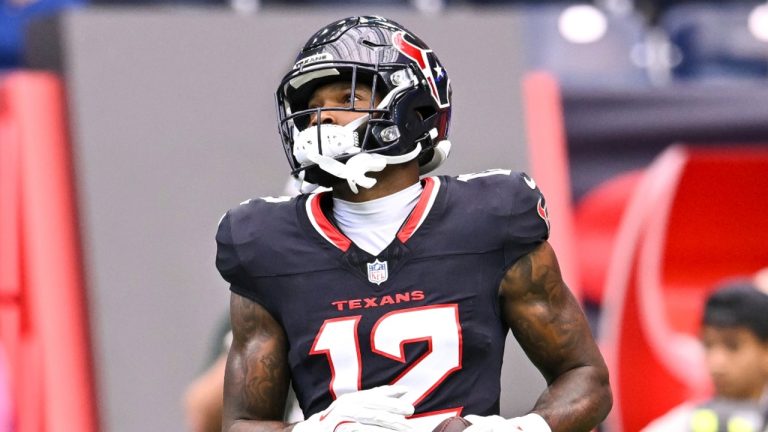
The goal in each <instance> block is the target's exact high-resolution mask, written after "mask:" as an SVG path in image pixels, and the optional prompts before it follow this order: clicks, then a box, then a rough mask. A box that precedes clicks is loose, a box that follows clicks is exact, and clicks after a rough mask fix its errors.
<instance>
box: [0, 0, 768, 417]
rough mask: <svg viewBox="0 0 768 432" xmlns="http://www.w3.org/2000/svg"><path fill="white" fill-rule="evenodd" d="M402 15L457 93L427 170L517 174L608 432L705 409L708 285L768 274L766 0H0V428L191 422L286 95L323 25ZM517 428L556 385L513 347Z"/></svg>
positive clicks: (273, 153)
mask: <svg viewBox="0 0 768 432" xmlns="http://www.w3.org/2000/svg"><path fill="white" fill-rule="evenodd" d="M360 14H377V15H384V16H387V17H391V18H392V19H394V20H396V21H398V22H400V23H401V24H403V25H404V26H406V27H407V28H409V29H411V30H412V31H414V32H415V33H416V34H418V35H420V36H421V37H422V38H423V39H424V40H425V41H426V42H427V43H428V44H429V45H430V47H431V48H432V49H434V51H435V52H436V53H437V54H438V55H439V57H440V59H441V62H442V63H443V64H444V65H445V67H446V70H447V71H448V73H449V74H450V76H451V82H452V85H453V87H454V99H453V101H454V112H453V123H452V132H451V141H452V143H453V148H454V150H453V151H452V154H451V158H450V159H449V160H448V162H447V163H446V164H444V165H443V166H442V167H441V169H440V170H439V172H438V174H460V173H466V172H473V171H481V170H485V169H488V168H513V169H516V170H524V171H527V172H528V173H530V174H532V175H533V177H534V178H536V180H537V182H538V183H539V185H540V187H541V189H542V190H543V192H544V193H545V195H546V196H547V198H548V208H549V212H550V215H551V219H552V222H553V228H552V239H551V241H552V243H553V244H554V246H555V249H556V250H557V251H558V256H559V257H560V260H561V266H562V268H563V271H564V275H565V278H566V281H567V282H568V283H569V285H570V287H571V288H572V290H573V291H574V292H575V293H576V294H577V296H578V297H579V299H580V300H581V301H582V304H583V305H584V308H585V310H586V312H587V314H588V317H589V319H590V322H591V324H592V326H593V331H594V334H595V336H596V337H597V339H598V341H599V343H600V346H601V349H602V350H603V354H604V356H605V357H606V360H607V362H608V364H609V368H610V369H611V373H612V385H613V388H614V398H615V404H614V410H613V412H612V414H611V416H610V417H609V419H608V420H607V421H606V422H605V424H604V425H603V426H602V429H604V430H608V431H627V432H632V431H638V430H640V429H641V428H642V427H643V426H644V425H645V424H647V423H648V422H649V421H651V420H652V419H654V418H656V417H658V416H659V415H661V414H663V413H664V412H666V411H668V410H669V409H671V408H672V407H674V406H675V405H677V404H679V403H681V402H683V401H684V400H687V399H691V398H694V399H695V398H704V397H707V395H709V394H711V386H710V384H709V382H708V378H707V374H706V371H705V369H704V366H703V362H702V359H701V350H700V348H699V346H698V343H697V341H696V338H697V333H698V319H699V318H698V317H699V316H700V314H701V310H702V307H703V301H704V298H705V295H706V294H707V293H708V291H709V290H710V289H711V287H712V286H713V284H714V283H715V282H717V281H718V280H720V279H722V278H724V277H729V276H732V275H751V274H753V273H755V272H756V271H758V270H759V269H761V268H763V267H766V266H768V230H766V229H765V225H766V222H768V4H766V3H763V2H755V1H710V2H684V1H661V0H658V1H656V0H637V1H631V0H603V1H594V2H590V3H585V2H572V1H551V2H550V1H512V0H506V1H505V0H474V1H472V0H378V1H374V0H369V1H350V0H346V1H344V0H334V1H329V0H326V1H321V0H294V1H289V0H283V1H280V0H229V1H225V0H222V1H218V0H168V1H151V0H144V1H141V0H137V1H129V0H93V1H84V0H3V3H2V8H1V9H0V69H1V70H0V341H1V342H2V344H0V432H6V431H24V432H27V431H30V432H31V431H36V432H39V431H67V432H70V431H97V430H103V431H116V432H123V431H125V432H128V431H140V430H141V431H159V430H164V431H185V430H188V429H186V426H185V418H184V412H183V408H182V399H183V394H184V391H185V389H186V388H187V386H188V385H189V384H190V383H191V382H192V381H193V380H194V379H195V377H196V376H198V375H199V374H200V373H202V372H203V370H204V369H205V368H206V367H207V365H208V363H209V362H210V361H211V359H212V358H213V357H215V355H216V353H217V352H218V350H219V346H220V341H219V338H218V337H217V336H216V335H217V328H218V327H220V323H221V321H222V320H223V319H224V317H225V316H226V313H227V307H228V300H229V294H228V287H227V285H226V284H225V283H224V281H223V280H222V279H220V277H219V276H218V274H217V272H216V269H215V266H214V257H215V242H214V235H215V232H216V227H217V222H218V220H219V218H220V216H221V215H222V214H223V213H224V212H225V211H226V210H227V209H229V208H231V207H234V206H236V205H237V204H238V203H239V202H241V201H244V200H246V199H248V198H251V197H256V196H266V195H281V194H283V192H284V189H285V184H286V180H287V174H288V165H287V164H286V161H285V159H284V157H285V156H284V153H283V150H282V147H281V145H280V141H279V139H278V136H277V134H276V132H277V128H276V115H275V112H274V102H273V101H274V96H273V94H274V91H275V89H276V87H277V85H278V83H279V81H280V79H281V77H282V75H283V74H284V73H285V72H287V71H288V69H289V68H290V66H291V65H292V64H293V58H294V57H295V55H296V53H297V52H298V50H299V49H300V47H301V46H302V45H303V43H304V42H305V40H306V39H307V38H308V37H309V36H310V35H311V34H312V33H314V31H315V30H316V29H318V28H320V27H322V26H324V25H326V24H328V23H330V22H332V21H334V20H336V19H339V18H342V17H346V16H351V15H360ZM503 382H504V393H503V395H502V413H503V414H505V415H507V416H512V415H517V414H520V413H524V412H526V411H527V410H529V409H530V408H531V406H532V405H533V402H534V401H535V399H536V397H537V395H538V393H539V392H540V391H541V389H543V387H544V381H543V379H542V378H541V377H540V375H539V374H538V372H537V371H536V370H535V369H534V368H533V367H532V366H531V365H530V363H529V362H528V361H527V359H526V358H525V356H524V355H523V354H522V353H521V352H520V350H519V347H517V346H516V344H515V342H514V340H511V339H510V340H509V342H508V353H507V356H506V358H505V368H504V376H503Z"/></svg>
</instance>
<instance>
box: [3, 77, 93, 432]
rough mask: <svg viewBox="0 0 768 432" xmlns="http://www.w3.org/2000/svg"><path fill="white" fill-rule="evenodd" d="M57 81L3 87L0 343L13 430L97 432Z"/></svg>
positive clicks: (26, 80) (15, 80)
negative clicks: (5, 362) (6, 365)
mask: <svg viewBox="0 0 768 432" xmlns="http://www.w3.org/2000/svg"><path fill="white" fill-rule="evenodd" d="M73 185H74V182H73V176H72V165H71V155H70V146H69V142H68V130H67V125H66V116H65V102H64V94H63V89H62V85H61V83H60V81H59V79H58V78H57V77H56V76H54V75H52V74H47V73H30V72H18V73H12V74H9V75H7V76H5V77H4V78H3V79H2V81H0V193H2V195H0V199H2V206H1V207H0V236H2V237H0V238H1V239H2V242H0V243H2V246H0V299H1V300H2V301H1V302H0V338H1V341H2V343H3V345H4V347H5V349H6V352H7V353H8V357H9V364H10V368H11V371H10V372H11V373H10V375H11V378H12V382H11V385H12V389H11V391H12V393H11V394H12V397H13V400H14V403H15V405H14V407H13V412H14V413H15V422H16V427H17V430H18V432H40V431H46V432H71V431H78V432H94V431H96V430H97V429H98V424H97V414H96V405H95V397H94V382H93V374H92V367H91V366H92V365H91V353H90V343H89V336H88V334H89V333H88V321H87V313H86V299H85V292H84V281H83V273H82V262H81V258H80V245H79V237H78V224H77V215H76V206H75V193H74V187H73Z"/></svg>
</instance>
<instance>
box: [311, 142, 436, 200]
mask: <svg viewBox="0 0 768 432" xmlns="http://www.w3.org/2000/svg"><path fill="white" fill-rule="evenodd" d="M419 153H421V144H418V145H416V147H415V148H414V149H413V150H411V151H410V152H408V153H406V154H404V155H400V156H385V155H380V154H376V153H358V154H356V155H354V156H352V157H351V158H349V159H348V160H347V162H346V163H343V162H339V161H337V160H336V159H334V158H332V157H328V156H325V155H321V154H319V153H317V152H314V151H308V152H307V153H306V156H307V158H308V159H309V160H311V161H312V162H314V163H316V164H317V166H318V167H319V168H320V169H321V170H323V171H325V172H327V173H329V174H331V175H333V176H336V177H338V178H340V179H344V180H346V181H347V184H348V185H349V189H350V190H351V191H352V192H354V193H358V191H359V190H358V189H357V186H358V185H359V186H362V187H364V188H366V189H370V188H372V187H373V186H374V185H375V184H376V179H375V178H372V177H368V176H367V175H366V174H367V173H369V172H379V171H381V170H383V169H384V168H385V167H386V166H387V165H393V164H400V163H404V162H408V161H410V160H413V159H414V158H415V157H417V156H418V155H419Z"/></svg>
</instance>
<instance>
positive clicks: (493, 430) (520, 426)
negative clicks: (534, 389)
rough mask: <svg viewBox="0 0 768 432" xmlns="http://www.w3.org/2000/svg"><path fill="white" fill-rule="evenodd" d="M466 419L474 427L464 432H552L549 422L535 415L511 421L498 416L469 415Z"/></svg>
mask: <svg viewBox="0 0 768 432" xmlns="http://www.w3.org/2000/svg"><path fill="white" fill-rule="evenodd" d="M464 418H465V419H466V420H467V421H468V422H470V423H472V426H470V427H468V428H466V429H464V432H521V431H522V432H552V429H550V427H549V425H548V424H547V422H546V421H544V419H543V418H542V417H541V416H540V415H538V414H534V413H531V414H528V415H525V416H523V417H514V418H511V419H505V418H504V417H501V416H497V415H494V416H476V415H468V416H464Z"/></svg>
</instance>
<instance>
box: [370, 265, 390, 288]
mask: <svg viewBox="0 0 768 432" xmlns="http://www.w3.org/2000/svg"><path fill="white" fill-rule="evenodd" d="M387 277H389V272H387V262H386V261H384V262H381V261H379V260H378V259H376V261H374V262H372V263H368V280H369V281H370V282H371V283H375V284H377V285H381V283H382V282H384V281H386V280H387Z"/></svg>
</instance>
